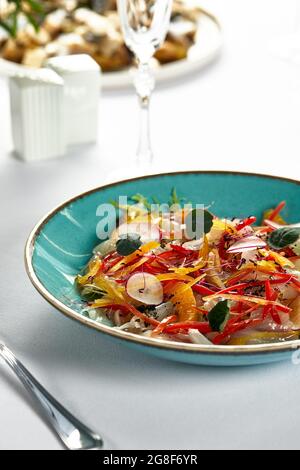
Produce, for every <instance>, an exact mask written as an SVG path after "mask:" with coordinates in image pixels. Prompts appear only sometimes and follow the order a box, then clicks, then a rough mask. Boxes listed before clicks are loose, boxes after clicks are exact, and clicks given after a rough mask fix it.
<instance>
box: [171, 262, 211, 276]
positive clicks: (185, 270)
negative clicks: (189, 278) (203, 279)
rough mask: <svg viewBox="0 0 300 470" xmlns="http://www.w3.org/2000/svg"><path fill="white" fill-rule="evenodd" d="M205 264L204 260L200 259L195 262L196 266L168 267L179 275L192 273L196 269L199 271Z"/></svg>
mask: <svg viewBox="0 0 300 470" xmlns="http://www.w3.org/2000/svg"><path fill="white" fill-rule="evenodd" d="M205 265H206V261H201V263H198V264H196V266H194V267H192V268H170V270H171V271H174V273H175V274H179V275H183V276H184V275H186V274H190V273H194V272H196V271H199V269H202V268H204V267H205Z"/></svg>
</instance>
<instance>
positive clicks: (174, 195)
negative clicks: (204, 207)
mask: <svg viewBox="0 0 300 470" xmlns="http://www.w3.org/2000/svg"><path fill="white" fill-rule="evenodd" d="M173 204H180V199H179V197H178V196H177V191H176V188H173V189H172V191H171V205H173Z"/></svg>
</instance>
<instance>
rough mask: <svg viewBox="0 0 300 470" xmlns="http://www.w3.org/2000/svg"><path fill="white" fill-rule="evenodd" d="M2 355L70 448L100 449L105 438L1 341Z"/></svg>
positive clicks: (0, 354)
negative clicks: (77, 416) (77, 414)
mask: <svg viewBox="0 0 300 470" xmlns="http://www.w3.org/2000/svg"><path fill="white" fill-rule="evenodd" d="M0 357H2V358H3V359H4V361H5V362H6V364H7V365H8V366H9V367H10V368H11V369H12V370H13V372H14V373H15V374H16V375H17V377H18V378H19V380H20V381H21V382H22V384H23V385H24V387H25V388H26V389H27V391H28V392H29V393H30V394H31V395H32V396H33V397H34V398H35V400H36V401H37V402H38V404H39V405H40V408H41V410H42V412H43V414H44V416H45V418H46V419H47V421H48V423H49V424H50V425H51V427H52V428H53V429H54V431H55V432H56V434H57V435H58V437H59V438H60V439H61V440H62V442H63V443H64V445H65V446H66V448H67V449H69V450H100V449H102V448H103V440H102V438H101V437H100V436H98V435H97V434H95V433H94V432H93V431H91V430H90V429H89V428H88V427H87V426H85V425H84V424H83V423H81V422H80V421H79V420H78V419H77V418H75V416H73V415H72V414H71V413H70V412H69V411H68V410H66V409H65V408H64V407H63V406H62V405H61V404H60V403H58V401H57V400H55V398H53V397H52V395H50V393H48V392H47V390H45V388H44V387H43V386H42V385H41V384H40V383H39V382H38V381H37V380H36V379H35V378H34V377H33V376H32V375H31V373H30V372H29V371H28V370H27V369H26V368H25V367H24V366H23V364H22V363H21V362H20V361H19V360H18V359H17V358H16V357H15V355H14V354H13V353H12V352H11V351H10V350H9V349H8V348H7V347H6V346H5V344H3V343H1V342H0Z"/></svg>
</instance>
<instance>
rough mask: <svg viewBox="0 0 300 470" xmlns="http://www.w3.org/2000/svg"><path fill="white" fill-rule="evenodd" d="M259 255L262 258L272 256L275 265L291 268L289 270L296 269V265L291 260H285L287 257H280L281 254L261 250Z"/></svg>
mask: <svg viewBox="0 0 300 470" xmlns="http://www.w3.org/2000/svg"><path fill="white" fill-rule="evenodd" d="M259 253H260V254H261V255H262V256H271V258H273V260H274V261H275V263H277V264H279V265H280V266H281V267H283V268H284V267H289V268H294V267H295V265H294V263H292V261H290V260H289V259H287V258H285V256H282V255H280V254H279V253H276V252H275V251H268V250H259Z"/></svg>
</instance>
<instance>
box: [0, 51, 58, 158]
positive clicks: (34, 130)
mask: <svg viewBox="0 0 300 470" xmlns="http://www.w3.org/2000/svg"><path fill="white" fill-rule="evenodd" d="M0 70H1V73H2V75H5V76H6V77H8V78H9V89H10V102H11V116H12V134H13V140H14V147H15V152H16V154H17V155H18V156H19V157H20V158H22V159H23V160H26V161H35V160H44V159H47V158H52V157H57V156H59V155H63V154H64V153H65V137H64V122H63V97H64V87H63V85H64V82H63V80H62V78H60V77H59V75H58V74H57V73H55V72H54V71H52V70H49V69H45V68H44V69H39V70H34V69H29V68H28V69H26V68H22V69H21V68H20V67H19V66H17V65H15V64H12V63H7V62H6V61H3V60H1V59H0Z"/></svg>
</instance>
